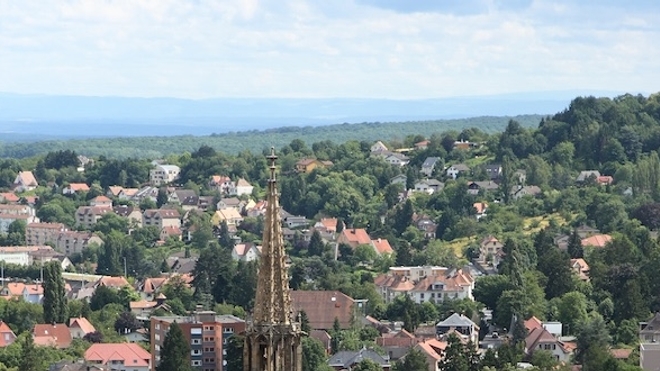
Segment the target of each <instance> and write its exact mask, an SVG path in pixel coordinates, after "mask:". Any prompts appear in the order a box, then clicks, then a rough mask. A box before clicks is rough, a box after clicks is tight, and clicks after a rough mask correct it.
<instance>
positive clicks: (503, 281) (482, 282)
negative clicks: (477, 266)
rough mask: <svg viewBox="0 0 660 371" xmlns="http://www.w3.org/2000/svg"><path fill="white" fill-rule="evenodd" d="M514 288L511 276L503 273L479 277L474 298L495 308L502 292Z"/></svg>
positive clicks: (488, 306)
mask: <svg viewBox="0 0 660 371" xmlns="http://www.w3.org/2000/svg"><path fill="white" fill-rule="evenodd" d="M512 288H513V286H512V285H511V282H510V281H509V278H508V277H507V276H505V275H503V274H497V275H489V276H483V277H479V279H478V280H477V281H476V282H475V284H474V293H473V294H474V300H476V301H478V302H480V303H483V304H484V305H485V306H486V307H487V308H490V309H495V307H497V300H498V299H499V298H500V296H502V293H503V292H504V291H506V290H510V289H512Z"/></svg>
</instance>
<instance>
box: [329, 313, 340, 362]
mask: <svg viewBox="0 0 660 371" xmlns="http://www.w3.org/2000/svg"><path fill="white" fill-rule="evenodd" d="M330 336H331V337H332V338H331V340H330V348H331V352H332V354H335V353H337V352H338V351H339V343H340V342H341V324H340V323H339V318H337V317H335V321H334V322H333V323H332V332H330Z"/></svg>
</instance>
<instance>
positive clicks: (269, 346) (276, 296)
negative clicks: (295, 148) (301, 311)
mask: <svg viewBox="0 0 660 371" xmlns="http://www.w3.org/2000/svg"><path fill="white" fill-rule="evenodd" d="M267 158H268V160H269V161H270V179H269V180H268V191H267V192H268V194H267V196H266V200H267V208H266V215H265V220H264V234H263V241H262V250H261V256H260V258H259V273H258V277H257V297H256V300H255V303H254V313H253V315H252V318H248V321H247V329H246V332H245V344H244V347H243V371H302V346H301V336H302V332H301V330H300V323H298V322H296V321H294V320H293V311H292V308H291V295H290V294H289V277H288V274H287V267H286V255H285V253H284V239H283V237H282V221H281V216H280V204H279V196H278V193H277V180H276V178H275V169H276V166H275V161H276V160H277V156H276V155H275V149H274V148H271V154H270V156H268V157H267Z"/></svg>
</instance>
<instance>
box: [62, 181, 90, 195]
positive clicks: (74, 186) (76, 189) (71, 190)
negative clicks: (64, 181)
mask: <svg viewBox="0 0 660 371" xmlns="http://www.w3.org/2000/svg"><path fill="white" fill-rule="evenodd" d="M80 192H89V186H88V185H87V184H85V183H70V184H69V185H68V186H66V187H64V188H63V189H62V194H65V195H73V194H76V193H80Z"/></svg>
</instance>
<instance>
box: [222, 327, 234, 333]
mask: <svg viewBox="0 0 660 371" xmlns="http://www.w3.org/2000/svg"><path fill="white" fill-rule="evenodd" d="M224 332H231V333H233V332H234V328H233V327H226V328H225V330H224Z"/></svg>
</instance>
